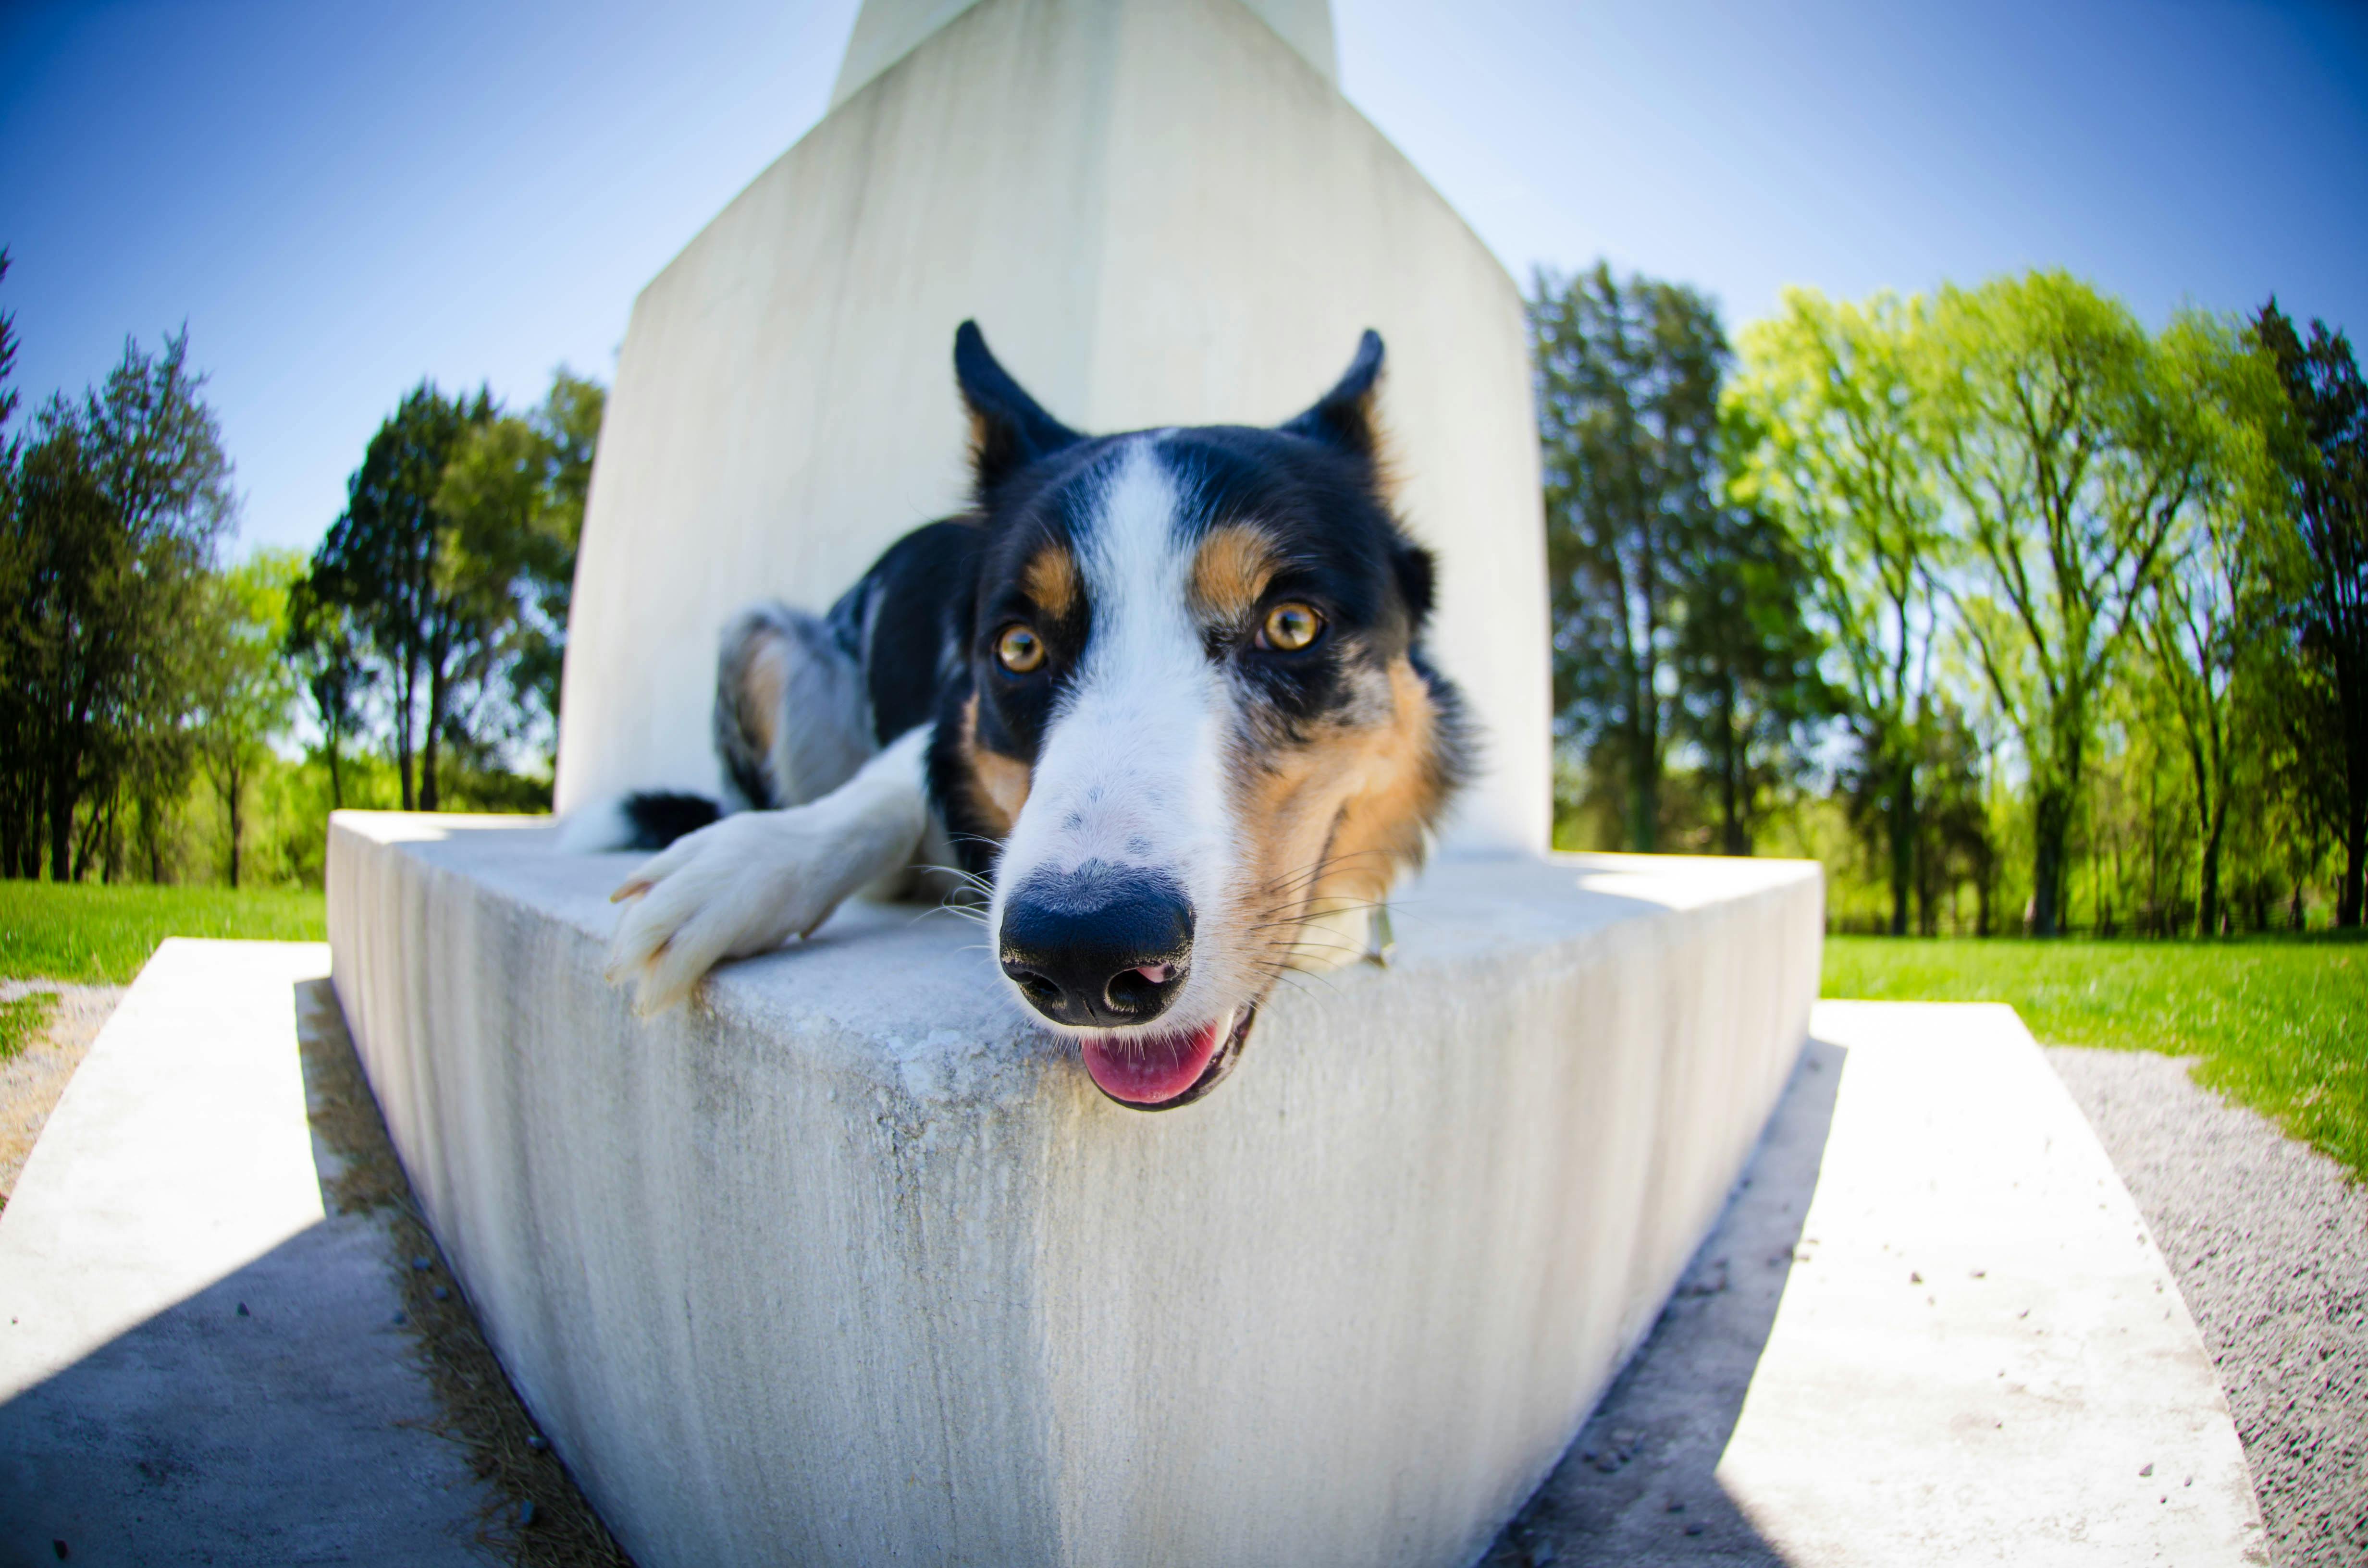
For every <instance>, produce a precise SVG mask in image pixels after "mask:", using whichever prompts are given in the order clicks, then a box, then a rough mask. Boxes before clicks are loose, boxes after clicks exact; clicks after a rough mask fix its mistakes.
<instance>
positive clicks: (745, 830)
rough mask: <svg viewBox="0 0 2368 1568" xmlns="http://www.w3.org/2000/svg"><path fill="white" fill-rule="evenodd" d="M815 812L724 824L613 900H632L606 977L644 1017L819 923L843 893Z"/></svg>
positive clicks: (687, 841)
mask: <svg viewBox="0 0 2368 1568" xmlns="http://www.w3.org/2000/svg"><path fill="white" fill-rule="evenodd" d="M823 815H825V813H823V812H817V811H816V810H815V808H814V807H812V806H800V807H794V808H792V809H791V810H789V811H781V812H743V813H741V814H739V815H736V816H729V817H725V818H724V819H723V821H722V822H719V823H715V824H712V825H710V826H707V827H703V828H700V830H699V831H698V832H697V833H694V834H690V835H687V836H685V837H683V838H680V839H678V840H677V841H676V842H675V844H674V845H673V846H671V847H670V848H668V849H667V850H666V852H665V853H664V854H662V855H659V856H657V857H656V858H654V859H652V860H650V861H649V862H648V863H646V864H645V865H643V867H642V868H641V869H639V870H637V871H635V872H634V873H633V874H632V877H631V878H629V879H628V880H627V881H626V882H625V885H624V886H622V887H620V888H619V889H618V890H617V891H616V892H615V893H614V894H613V895H612V896H613V897H614V898H616V899H619V900H630V901H631V902H630V903H627V904H626V907H625V910H624V913H623V914H622V915H621V916H620V918H619V919H618V922H617V932H616V935H615V936H614V937H612V938H610V941H609V971H608V973H609V980H610V981H611V982H612V983H617V984H623V983H627V982H632V983H633V984H634V986H635V991H634V997H633V1006H634V1009H635V1010H636V1011H637V1012H640V1013H643V1014H644V1015H647V1014H650V1013H655V1012H657V1011H658V1010H660V1009H661V1008H665V1007H670V1006H674V1005H675V1004H676V1003H677V1002H680V1001H681V1000H683V999H684V998H685V997H687V996H689V994H690V990H691V987H692V986H694V985H696V984H698V983H699V978H700V976H701V975H703V974H705V973H706V972H707V971H709V970H710V969H712V968H713V967H714V966H715V965H716V964H717V963H718V962H720V961H721V960H724V959H727V958H745V957H746V956H748V955H749V954H752V953H761V952H767V951H769V950H771V949H774V948H778V947H780V945H781V944H782V943H783V942H786V941H788V940H789V939H790V937H792V936H803V935H804V934H805V933H806V932H809V931H811V930H813V929H814V927H815V926H819V925H821V924H822V923H823V921H824V920H825V919H826V918H827V917H828V916H829V915H830V912H831V911H832V910H833V909H835V908H837V905H838V903H839V900H840V899H842V898H844V897H845V896H846V892H847V890H846V889H845V888H844V887H843V886H841V883H842V882H843V881H844V877H843V876H841V875H836V874H834V873H835V871H837V868H836V867H834V866H833V865H832V863H831V862H832V859H833V856H832V852H831V851H832V845H831V828H830V824H827V823H825V822H822V821H818V820H816V819H817V818H819V817H821V816H823Z"/></svg>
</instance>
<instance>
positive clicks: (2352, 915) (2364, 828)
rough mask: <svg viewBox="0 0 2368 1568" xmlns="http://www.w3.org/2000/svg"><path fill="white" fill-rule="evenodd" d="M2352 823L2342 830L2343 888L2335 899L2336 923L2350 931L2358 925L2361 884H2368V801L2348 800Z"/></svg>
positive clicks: (2353, 798) (2358, 796)
mask: <svg viewBox="0 0 2368 1568" xmlns="http://www.w3.org/2000/svg"><path fill="white" fill-rule="evenodd" d="M2347 814H2348V815H2349V816H2350V817H2351V821H2350V822H2348V823H2346V824H2344V827H2343V887H2342V890H2341V891H2340V892H2338V893H2337V895H2336V899H2335V923H2336V924H2337V925H2338V926H2344V927H2346V928H2351V927H2354V926H2358V925H2359V924H2360V913H2361V911H2360V903H2361V895H2362V891H2363V890H2362V882H2363V881H2368V878H2363V873H2368V800H2362V798H2361V797H2360V795H2358V794H2357V793H2355V794H2354V795H2353V796H2352V797H2351V810H2350V812H2348V813H2347Z"/></svg>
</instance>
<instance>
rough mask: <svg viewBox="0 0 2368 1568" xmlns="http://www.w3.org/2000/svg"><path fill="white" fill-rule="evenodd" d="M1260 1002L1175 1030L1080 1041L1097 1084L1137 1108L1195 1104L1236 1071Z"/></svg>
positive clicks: (1152, 1108) (1165, 1108)
mask: <svg viewBox="0 0 2368 1568" xmlns="http://www.w3.org/2000/svg"><path fill="white" fill-rule="evenodd" d="M1256 1017H1258V1005H1257V1004H1256V1003H1254V1002H1253V1003H1249V1004H1247V1005H1245V1006H1241V1007H1237V1008H1235V1010H1234V1011H1233V1012H1231V1013H1228V1014H1226V1015H1225V1016H1224V1017H1220V1018H1215V1019H1212V1020H1211V1021H1210V1022H1208V1023H1206V1024H1203V1025H1201V1027H1200V1028H1197V1029H1179V1030H1177V1031H1175V1032H1174V1033H1171V1034H1159V1033H1155V1032H1145V1033H1142V1034H1097V1035H1087V1036H1086V1037H1085V1038H1084V1039H1083V1040H1080V1041H1079V1042H1078V1045H1079V1047H1080V1050H1081V1052H1082V1054H1083V1055H1084V1057H1085V1059H1086V1071H1087V1073H1088V1074H1091V1075H1092V1077H1093V1080H1094V1085H1095V1086H1096V1087H1097V1088H1099V1089H1100V1090H1101V1092H1102V1093H1103V1094H1105V1095H1108V1096H1110V1098H1112V1099H1114V1100H1116V1101H1117V1102H1118V1103H1119V1104H1121V1105H1122V1106H1127V1107H1130V1108H1133V1109H1135V1110H1173V1109H1175V1108H1177V1107H1178V1106H1183V1105H1190V1104H1191V1103H1192V1102H1193V1101H1194V1100H1197V1099H1199V1098H1200V1097H1201V1096H1202V1095H1205V1094H1207V1093H1208V1092H1209V1091H1210V1090H1211V1089H1213V1088H1215V1087H1216V1086H1217V1083H1218V1080H1220V1079H1222V1078H1223V1077H1224V1075H1225V1074H1227V1073H1230V1072H1232V1071H1233V1067H1234V1063H1235V1061H1237V1060H1238V1059H1239V1058H1240V1056H1241V1053H1242V1042H1243V1041H1244V1040H1247V1039H1248V1038H1249V1033H1250V1023H1251V1021H1252V1020H1253V1019H1255V1018H1256Z"/></svg>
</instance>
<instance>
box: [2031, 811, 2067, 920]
mask: <svg viewBox="0 0 2368 1568" xmlns="http://www.w3.org/2000/svg"><path fill="white" fill-rule="evenodd" d="M2034 794H2035V796H2036V800H2035V801H2034V805H2035V808H2036V809H2035V810H2034V812H2033V813H2032V814H2033V817H2034V821H2033V823H2032V829H2033V831H2032V838H2033V840H2034V846H2033V850H2032V864H2031V934H2032V936H2034V937H2053V936H2055V935H2056V934H2057V933H2058V932H2059V931H2060V930H2061V929H2062V926H2063V919H2064V841H2065V839H2066V838H2067V837H2069V836H2070V834H2071V827H2072V792H2071V791H2070V790H2068V789H2066V788H2065V787H2064V786H2063V785H2060V784H2049V785H2043V786H2041V787H2039V788H2038V789H2037V790H2035V791H2034Z"/></svg>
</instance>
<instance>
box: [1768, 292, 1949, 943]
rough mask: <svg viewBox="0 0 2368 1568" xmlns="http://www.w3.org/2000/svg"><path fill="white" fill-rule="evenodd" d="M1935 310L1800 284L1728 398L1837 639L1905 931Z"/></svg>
mask: <svg viewBox="0 0 2368 1568" xmlns="http://www.w3.org/2000/svg"><path fill="white" fill-rule="evenodd" d="M1923 331H1924V312H1923V308H1922V306H1921V305H1920V304H1918V302H1916V301H1901V300H1898V299H1896V298H1895V297H1893V296H1891V295H1888V294H1878V295H1876V296H1875V297H1874V298H1873V299H1872V300H1870V301H1867V302H1866V303H1865V304H1864V305H1851V304H1846V303H1838V302H1835V301H1828V300H1827V299H1826V298H1825V297H1824V296H1823V295H1821V294H1818V293H1816V292H1815V291H1813V290H1788V291H1787V292H1786V294H1785V296H1784V308H1783V310H1782V312H1780V313H1779V314H1778V315H1776V316H1775V317H1773V318H1771V319H1770V320H1768V321H1764V322H1760V323H1759V324H1755V325H1753V326H1752V327H1750V328H1749V329H1748V330H1747V331H1746V332H1745V333H1744V335H1743V353H1742V361H1743V363H1742V369H1740V371H1739V372H1738V374H1737V375H1736V380H1735V381H1734V383H1733V384H1732V386H1731V387H1730V388H1729V390H1728V392H1727V393H1726V399H1725V419H1726V429H1725V443H1726V450H1727V451H1728V453H1729V454H1730V456H1729V463H1730V466H1731V467H1732V468H1733V470H1734V479H1733V481H1732V483H1733V488H1734V491H1735V494H1736V498H1737V499H1738V500H1739V501H1740V502H1742V503H1743V504H1745V505H1748V506H1757V507H1759V508H1761V509H1763V510H1765V511H1766V512H1767V513H1768V515H1769V516H1770V517H1773V518H1775V519H1776V520H1777V521H1778V522H1780V523H1781V524H1782V526H1783V527H1784V528H1785V529H1786V530H1787V532H1788V533H1789V534H1790V536H1791V538H1792V540H1793V545H1794V547H1795V551H1796V554H1797V556H1798V558H1799V559H1800V560H1801V561H1802V562H1804V564H1805V566H1806V568H1807V572H1806V576H1805V580H1804V581H1805V585H1806V588H1807V592H1808V597H1809V599H1810V601H1811V603H1812V605H1813V606H1814V608H1815V610H1816V618H1817V620H1818V622H1819V626H1820V630H1821V631H1823V632H1824V633H1825V635H1826V637H1827V639H1828V640H1829V642H1830V644H1831V646H1832V649H1833V656H1834V662H1835V663H1836V665H1837V666H1838V673H1839V688H1840V695H1841V697H1842V699H1843V703H1844V706H1846V708H1847V710H1848V711H1849V714H1850V722H1851V724H1852V727H1853V728H1854V729H1855V730H1856V732H1857V734H1858V737H1859V744H1860V751H1861V757H1862V759H1863V777H1864V779H1865V781H1866V783H1867V785H1868V786H1869V788H1870V790H1872V793H1873V799H1874V800H1875V801H1879V802H1880V804H1881V811H1880V813H1879V820H1880V821H1881V822H1882V823H1883V824H1884V836H1885V838H1886V839H1887V841H1888V846H1889V850H1890V872H1891V930H1892V933H1893V934H1894V935H1895V936H1896V935H1902V934H1904V933H1905V932H1906V931H1907V921H1908V901H1909V898H1910V896H1911V894H1912V892H1913V890H1914V886H1915V863H1916V846H1917V844H1918V838H1919V833H1920V829H1919V824H1918V761H1919V759H1920V757H1921V756H1922V754H1923V730H1924V726H1925V724H1926V722H1927V720H1928V713H1927V705H1928V698H1929V693H1930V687H1931V684H1932V669H1931V665H1932V654H1933V651H1934V643H1935V638H1936V635H1937V631H1938V614H1937V603H1936V596H1935V591H1934V587H1933V570H1934V557H1935V552H1936V551H1937V550H1938V548H1939V542H1940V497H1939V494H1938V493H1937V490H1936V488H1935V483H1934V479H1933V473H1932V463H1931V459H1930V454H1929V453H1928V451H1927V450H1926V449H1925V448H1924V446H1923V444H1922V443H1921V441H1920V439H1919V432H1918V422H1917V404H1916V400H1917V387H1916V384H1915V377H1914V369H1913V366H1914V362H1915V357H1916V355H1917V354H1918V351H1919V345H1920V341H1921V336H1922V334H1923Z"/></svg>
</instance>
